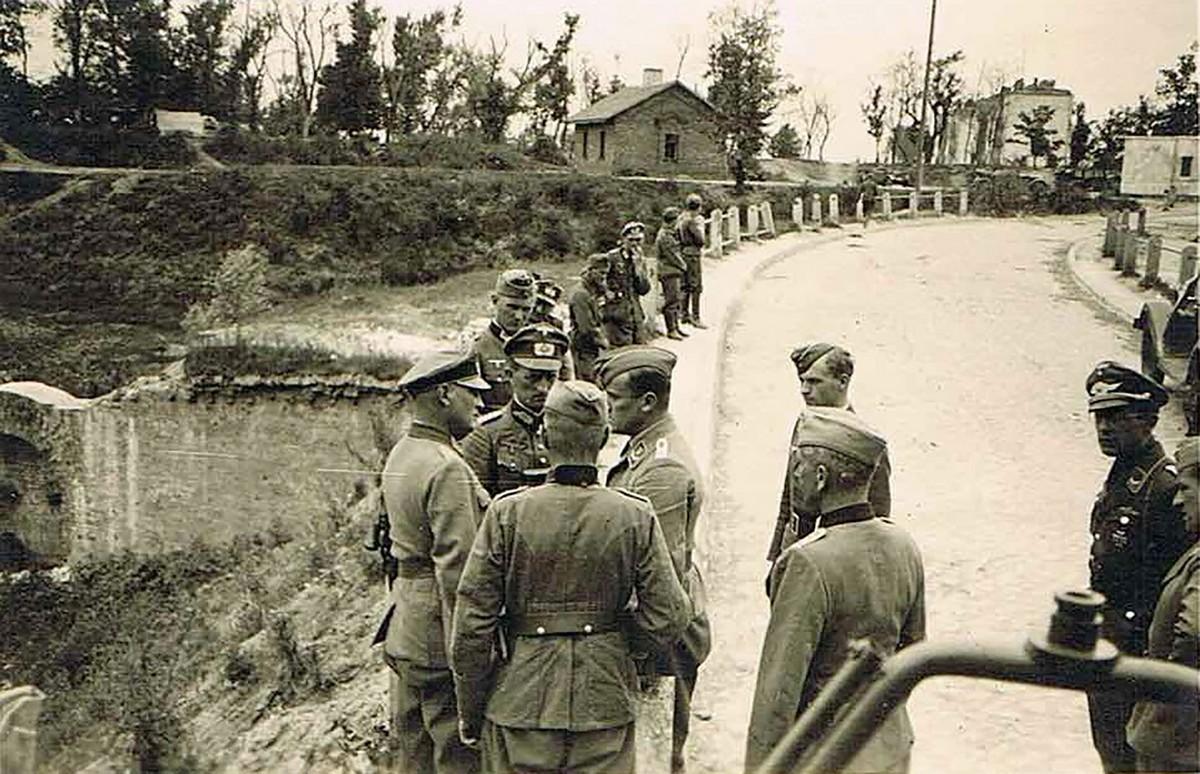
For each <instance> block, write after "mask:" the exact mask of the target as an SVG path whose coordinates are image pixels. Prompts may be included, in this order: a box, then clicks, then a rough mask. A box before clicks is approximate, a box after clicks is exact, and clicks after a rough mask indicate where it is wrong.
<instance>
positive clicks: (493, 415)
mask: <svg viewBox="0 0 1200 774" xmlns="http://www.w3.org/2000/svg"><path fill="white" fill-rule="evenodd" d="M502 416H504V408H503V407H502V408H498V409H496V410H495V411H489V412H488V413H486V414H484V415H482V416H480V417H479V426H480V427H483V426H484V425H487V424H490V423H492V422H495V421H496V420H497V419H499V418H500V417H502Z"/></svg>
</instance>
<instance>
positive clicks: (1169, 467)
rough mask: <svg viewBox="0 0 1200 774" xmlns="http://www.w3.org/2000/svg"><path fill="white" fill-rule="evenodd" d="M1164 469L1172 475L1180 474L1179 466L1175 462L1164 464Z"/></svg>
mask: <svg viewBox="0 0 1200 774" xmlns="http://www.w3.org/2000/svg"><path fill="white" fill-rule="evenodd" d="M1163 471H1165V472H1167V473H1170V474H1171V475H1172V476H1178V475H1179V468H1178V467H1176V466H1175V463H1174V462H1168V463H1167V464H1166V465H1163Z"/></svg>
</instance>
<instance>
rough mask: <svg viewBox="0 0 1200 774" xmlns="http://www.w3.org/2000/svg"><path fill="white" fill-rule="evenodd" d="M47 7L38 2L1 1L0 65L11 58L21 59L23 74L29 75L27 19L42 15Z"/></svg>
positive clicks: (27, 0)
mask: <svg viewBox="0 0 1200 774" xmlns="http://www.w3.org/2000/svg"><path fill="white" fill-rule="evenodd" d="M44 10H45V5H44V4H43V3H41V2H38V1H37V0H0V64H3V60H4V59H5V58H6V57H9V56H14V55H16V56H19V57H20V58H21V72H22V74H27V70H28V57H29V38H28V36H27V32H26V29H25V17H26V16H30V15H33V14H38V13H41V12H42V11H44Z"/></svg>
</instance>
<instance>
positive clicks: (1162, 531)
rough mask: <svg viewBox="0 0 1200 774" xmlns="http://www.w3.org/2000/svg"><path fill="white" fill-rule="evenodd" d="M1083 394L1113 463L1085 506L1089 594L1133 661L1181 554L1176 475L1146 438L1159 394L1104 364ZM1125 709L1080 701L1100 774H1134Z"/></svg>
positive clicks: (1092, 696) (1150, 436) (1117, 702)
mask: <svg viewBox="0 0 1200 774" xmlns="http://www.w3.org/2000/svg"><path fill="white" fill-rule="evenodd" d="M1085 388H1086V390H1087V396H1088V411H1089V412H1091V414H1092V418H1093V419H1094V421H1095V424H1096V438H1097V440H1098V441H1099V444H1100V451H1101V452H1102V453H1103V454H1104V455H1105V456H1106V457H1112V458H1113V464H1112V467H1111V468H1110V469H1109V471H1108V476H1107V477H1106V478H1105V480H1104V484H1103V486H1102V487H1101V489H1100V493H1099V494H1098V495H1097V497H1096V502H1095V505H1093V506H1092V516H1091V533H1092V547H1091V556H1090V559H1089V561H1088V568H1089V570H1090V574H1091V587H1092V588H1093V589H1095V590H1096V591H1099V592H1100V593H1102V594H1103V595H1104V597H1105V600H1106V604H1105V607H1104V623H1103V626H1102V629H1101V632H1102V634H1103V635H1104V637H1105V638H1107V639H1109V640H1111V641H1112V642H1113V644H1115V645H1116V646H1117V647H1118V648H1119V649H1120V650H1121V652H1122V653H1127V654H1130V655H1134V656H1141V655H1143V654H1144V653H1145V652H1146V645H1147V639H1146V638H1147V631H1148V629H1149V626H1150V620H1151V617H1152V616H1153V613H1154V605H1155V602H1156V601H1157V599H1158V594H1159V587H1160V584H1161V583H1162V579H1163V576H1164V575H1165V573H1166V571H1167V569H1168V568H1170V566H1171V564H1172V563H1173V562H1174V561H1175V560H1176V559H1177V558H1178V557H1179V555H1180V554H1181V553H1182V552H1183V550H1184V549H1185V548H1186V547H1187V540H1186V537H1185V533H1184V525H1183V518H1182V514H1181V513H1180V511H1179V509H1178V508H1177V507H1176V505H1175V504H1174V499H1175V491H1176V489H1177V487H1178V481H1177V479H1178V473H1177V471H1176V469H1175V464H1174V463H1173V462H1172V460H1171V458H1170V457H1168V456H1167V455H1166V453H1165V452H1164V451H1163V448H1162V445H1161V444H1160V443H1159V442H1158V441H1157V440H1156V439H1155V437H1154V427H1155V425H1156V424H1157V423H1158V412H1159V410H1160V409H1161V408H1162V407H1163V406H1164V405H1165V404H1166V402H1167V391H1166V390H1165V389H1163V387H1162V385H1160V384H1158V383H1157V382H1155V381H1154V380H1152V379H1150V378H1148V377H1146V376H1143V375H1142V374H1140V373H1138V372H1137V371H1135V370H1133V369H1131V368H1126V367H1125V366H1123V365H1120V364H1119V363H1114V362H1112V361H1109V360H1106V361H1103V362H1101V363H1099V364H1097V365H1096V367H1095V368H1094V369H1092V372H1091V373H1090V374H1089V375H1088V377H1087V381H1086V383H1085ZM1132 709H1133V704H1132V702H1130V701H1128V700H1127V699H1126V698H1124V697H1122V696H1120V695H1117V694H1104V693H1089V694H1088V710H1089V714H1090V716H1091V724H1092V743H1093V745H1094V746H1095V747H1096V752H1097V753H1099V755H1100V761H1101V763H1102V764H1103V765H1104V770H1105V771H1106V772H1114V771H1133V770H1134V767H1135V765H1136V753H1135V752H1134V750H1133V748H1132V747H1130V746H1129V744H1128V742H1127V741H1126V734H1125V724H1126V721H1128V720H1129V715H1130V712H1131V711H1132Z"/></svg>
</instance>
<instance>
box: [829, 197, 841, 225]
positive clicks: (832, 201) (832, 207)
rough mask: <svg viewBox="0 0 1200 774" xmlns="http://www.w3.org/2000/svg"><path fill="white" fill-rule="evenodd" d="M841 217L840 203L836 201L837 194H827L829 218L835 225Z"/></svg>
mask: <svg viewBox="0 0 1200 774" xmlns="http://www.w3.org/2000/svg"><path fill="white" fill-rule="evenodd" d="M841 218H842V212H841V205H840V204H839V202H838V195H837V194H835V193H831V194H829V220H830V222H831V223H833V224H834V225H835V226H836V225H837V223H838V221H839V220H841Z"/></svg>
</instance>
